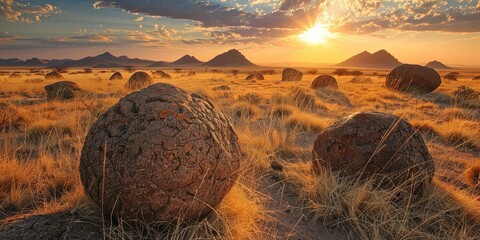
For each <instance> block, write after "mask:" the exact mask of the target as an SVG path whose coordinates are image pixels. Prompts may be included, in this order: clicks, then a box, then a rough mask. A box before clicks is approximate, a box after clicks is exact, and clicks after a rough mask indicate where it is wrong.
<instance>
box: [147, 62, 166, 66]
mask: <svg viewBox="0 0 480 240" xmlns="http://www.w3.org/2000/svg"><path fill="white" fill-rule="evenodd" d="M168 64H169V63H168V62H165V61H158V62H155V63H153V64H151V65H149V67H167V66H168Z"/></svg>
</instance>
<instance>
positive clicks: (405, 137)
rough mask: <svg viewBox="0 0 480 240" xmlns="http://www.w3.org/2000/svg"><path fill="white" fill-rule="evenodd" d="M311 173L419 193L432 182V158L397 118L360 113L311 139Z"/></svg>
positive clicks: (417, 135)
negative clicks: (334, 174) (375, 182)
mask: <svg viewBox="0 0 480 240" xmlns="http://www.w3.org/2000/svg"><path fill="white" fill-rule="evenodd" d="M313 155H314V161H313V170H314V171H315V172H316V173H317V174H319V173H321V172H322V169H323V168H325V169H331V170H332V171H334V172H339V174H340V176H342V177H358V178H361V179H367V178H374V179H377V180H380V182H381V183H382V184H383V185H385V186H388V187H389V188H390V187H401V188H402V189H403V188H405V189H409V190H412V191H418V190H421V189H422V188H420V187H421V186H423V183H425V182H429V181H431V180H432V177H433V174H434V171H435V169H434V163H433V159H432V157H431V155H430V153H429V151H428V149H427V146H426V145H425V143H424V141H423V139H422V137H421V136H420V134H419V133H418V132H416V131H415V129H414V128H413V127H412V125H410V124H409V123H408V122H407V121H405V120H403V119H400V118H399V117H397V116H394V115H390V114H385V113H377V112H362V113H356V114H353V115H351V116H349V117H347V118H345V119H343V120H340V121H338V122H336V123H334V124H332V125H331V126H329V127H327V128H326V129H324V130H323V131H322V132H321V133H320V135H319V136H318V137H317V139H316V140H315V144H314V148H313Z"/></svg>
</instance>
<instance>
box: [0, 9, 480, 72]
mask: <svg viewBox="0 0 480 240" xmlns="http://www.w3.org/2000/svg"><path fill="white" fill-rule="evenodd" d="M0 26H1V28H0V58H13V57H17V58H21V59H27V58H32V57H39V58H45V59H52V58H57V59H59V58H74V59H76V58H81V57H85V56H93V55H97V54H101V53H103V52H105V51H109V52H111V53H112V54H114V55H117V56H120V55H127V56H129V57H138V58H144V59H151V60H164V61H172V60H176V59H178V58H180V57H181V56H183V55H185V54H190V55H194V56H195V57H197V58H198V59H200V60H203V61H207V60H209V59H211V58H212V57H214V56H215V55H217V54H219V53H221V52H223V51H226V50H229V49H232V48H236V49H238V50H240V51H241V52H242V53H243V54H244V55H246V56H247V57H248V58H249V59H250V60H251V61H253V62H255V63H258V64H268V63H293V62H295V63H338V62H340V61H343V60H345V59H346V58H348V57H350V56H352V55H354V54H358V53H360V52H362V51H369V52H372V53H373V52H375V51H378V50H381V49H385V50H387V51H388V52H390V53H391V54H392V55H394V56H395V57H397V58H398V59H399V60H400V61H401V62H404V63H417V64H424V63H427V62H429V61H432V60H438V61H442V62H444V63H446V64H451V65H480V1H479V0H448V1H437V0H407V1H400V0H331V1H328V0H210V1H208V0H135V1H133V0H103V1H88V0H87V1H79V0H61V1H60V0H35V1H34V0H18V1H14V0H0Z"/></svg>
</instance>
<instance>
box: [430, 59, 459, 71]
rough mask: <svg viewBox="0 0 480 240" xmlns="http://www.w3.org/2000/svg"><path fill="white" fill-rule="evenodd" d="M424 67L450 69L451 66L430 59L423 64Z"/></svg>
mask: <svg viewBox="0 0 480 240" xmlns="http://www.w3.org/2000/svg"><path fill="white" fill-rule="evenodd" d="M425 67H429V68H433V69H452V68H451V67H449V66H447V65H445V64H443V63H441V62H439V61H436V60H434V61H431V62H429V63H427V65H425Z"/></svg>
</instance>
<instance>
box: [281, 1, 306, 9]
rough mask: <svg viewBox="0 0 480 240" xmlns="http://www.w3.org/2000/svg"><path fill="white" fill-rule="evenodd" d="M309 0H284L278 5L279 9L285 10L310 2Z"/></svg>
mask: <svg viewBox="0 0 480 240" xmlns="http://www.w3.org/2000/svg"><path fill="white" fill-rule="evenodd" d="M310 2H311V0H284V1H283V2H282V4H281V5H280V10H282V11H286V10H289V9H296V8H298V7H300V6H301V5H304V4H308V3H310Z"/></svg>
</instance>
